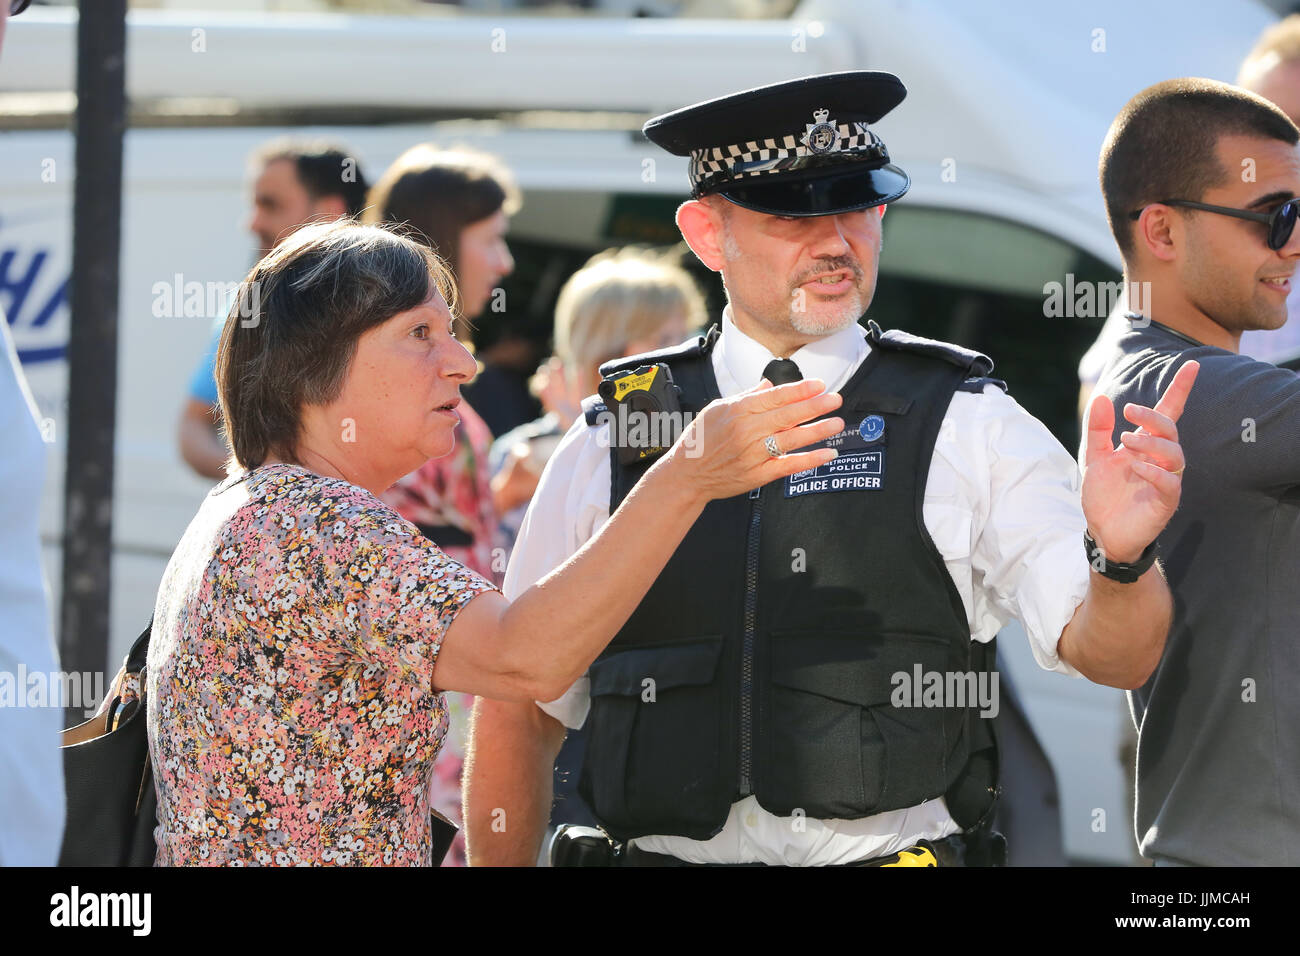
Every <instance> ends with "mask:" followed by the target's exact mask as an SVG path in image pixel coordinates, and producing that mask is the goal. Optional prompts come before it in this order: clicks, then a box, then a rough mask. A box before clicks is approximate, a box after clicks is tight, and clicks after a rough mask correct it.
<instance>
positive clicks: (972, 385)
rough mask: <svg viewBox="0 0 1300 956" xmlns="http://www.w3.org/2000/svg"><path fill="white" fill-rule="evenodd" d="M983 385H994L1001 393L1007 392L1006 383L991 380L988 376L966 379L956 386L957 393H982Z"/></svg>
mask: <svg viewBox="0 0 1300 956" xmlns="http://www.w3.org/2000/svg"><path fill="white" fill-rule="evenodd" d="M985 385H996V386H997V387H998V388H1000V389H1002V391H1004V392H1005V391H1007V383H1006V382H1004V381H1002V379H1000V378H992V377H990V376H988V375H980V376H977V377H975V378H968V379H966V381H964V382H962V383H961V384H960V385H958V386H957V391H959V392H974V393H975V394H976V395H979V394H981V393H982V392H983V391H984V386H985Z"/></svg>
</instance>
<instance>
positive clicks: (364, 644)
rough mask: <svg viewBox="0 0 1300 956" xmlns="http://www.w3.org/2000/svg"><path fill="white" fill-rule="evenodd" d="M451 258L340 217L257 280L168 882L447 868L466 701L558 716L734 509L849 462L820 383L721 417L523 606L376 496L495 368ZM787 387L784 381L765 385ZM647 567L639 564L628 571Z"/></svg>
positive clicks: (234, 408) (210, 511) (213, 523)
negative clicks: (642, 608)
mask: <svg viewBox="0 0 1300 956" xmlns="http://www.w3.org/2000/svg"><path fill="white" fill-rule="evenodd" d="M453 296H454V293H453V290H452V287H451V284H450V281H449V277H448V275H447V273H446V270H445V269H444V268H443V267H442V265H441V263H440V262H439V261H438V260H437V258H436V257H435V256H433V255H432V254H431V253H430V252H429V251H428V249H427V248H425V247H424V246H422V245H420V244H419V243H416V242H414V241H412V240H410V239H407V238H404V237H401V236H398V235H395V234H393V233H391V232H389V231H387V230H385V229H380V228H376V227H369V226H358V225H350V224H346V223H333V224H329V225H320V226H308V227H306V228H304V229H302V230H299V231H298V232H296V233H294V234H293V235H292V236H291V237H290V238H288V239H287V240H285V241H284V242H283V243H282V244H281V245H280V246H279V247H278V248H277V249H276V250H275V251H273V252H272V253H271V254H270V255H268V256H267V257H266V258H265V259H263V260H262V261H261V262H259V263H258V264H257V266H255V267H254V268H253V270H252V272H250V273H249V275H248V277H247V278H246V279H245V280H244V282H243V284H242V285H241V286H240V290H239V294H238V296H237V301H236V303H235V305H234V307H233V308H232V310H231V313H230V316H229V318H227V320H226V326H225V330H224V331H223V333H222V337H221V344H220V347H219V351H218V355H217V382H218V390H219V393H220V398H221V406H222V411H223V413H224V421H225V427H226V429H227V433H228V437H229V440H230V444H231V447H232V448H233V449H234V454H233V459H234V460H233V461H232V464H231V468H232V472H235V473H233V474H232V476H231V477H230V478H228V479H227V480H226V481H224V482H222V483H221V484H220V485H218V486H217V487H216V488H214V489H213V491H212V492H211V493H210V494H209V495H208V497H207V498H206V499H205V500H204V502H203V504H202V506H201V507H200V509H199V511H198V514H197V515H196V516H195V518H194V520H193V521H192V522H191V523H190V526H189V528H188V529H187V530H186V532H185V535H184V537H183V538H182V539H181V541H180V543H179V545H178V546H177V548H176V551H175V553H174V554H173V555H172V558H171V561H170V562H169V563H168V565H167V570H166V572H165V574H164V577H163V582H162V586H161V587H160V589H159V592H158V602H157V605H156V607H155V611H154V623H153V637H152V640H151V643H150V648H149V658H148V666H147V670H146V677H145V680H146V684H147V687H148V701H149V707H148V728H149V751H150V757H151V759H152V765H153V769H154V776H155V786H156V788H157V793H158V821H159V825H158V828H157V830H156V831H155V835H156V837H157V841H158V857H157V863H158V864H159V865H183V864H230V865H256V864H264V865H265V864H271V865H277V864H278V865H291V864H349V863H352V864H416V865H419V864H426V865H427V864H428V863H429V862H430V855H431V854H430V847H431V844H430V817H429V810H430V803H429V790H428V784H429V779H430V775H431V770H432V767H433V765H434V758H435V757H436V756H437V754H438V751H439V749H440V747H441V746H442V743H443V740H444V738H445V736H446V733H447V723H448V716H447V708H446V703H445V700H444V697H443V691H456V692H460V693H468V694H481V695H484V696H489V697H496V698H501V699H507V700H534V699H542V700H549V699H551V698H553V697H555V696H557V695H558V694H559V693H560V692H561V691H562V690H563V689H564V688H565V687H567V686H568V685H569V683H571V682H572V681H573V680H575V679H576V678H577V677H578V676H579V675H581V674H582V673H583V671H584V670H585V669H586V668H587V666H588V665H589V664H590V662H591V661H592V660H593V659H594V658H595V656H596V655H597V653H599V651H600V650H601V649H602V647H603V646H604V644H605V643H606V642H608V641H609V639H610V638H611V637H612V636H613V635H614V633H615V632H616V631H617V630H618V628H619V627H621V626H622V624H623V622H624V621H626V619H627V617H628V616H629V615H630V614H631V612H632V610H633V609H634V608H635V606H636V605H637V603H638V602H639V601H640V599H641V597H642V596H643V595H644V593H645V591H646V590H647V589H648V588H649V586H650V584H651V583H652V582H653V580H654V578H655V576H656V575H657V574H658V573H659V571H660V570H661V569H662V568H663V566H664V564H665V563H666V561H667V559H668V557H669V556H670V555H671V554H672V552H673V551H674V550H675V549H676V547H677V545H678V544H679V543H680V541H681V539H682V537H683V536H684V535H685V533H686V531H687V530H688V529H689V528H690V527H691V525H692V524H693V523H694V522H695V520H696V519H697V517H698V516H699V515H700V513H701V512H702V510H703V508H704V505H705V504H706V503H707V501H708V500H710V499H713V498H725V497H730V496H733V495H737V494H740V493H743V492H744V491H746V490H747V489H749V488H754V487H758V486H760V485H763V484H766V483H768V482H770V481H775V480H777V479H779V478H781V477H784V476H785V475H788V474H792V473H794V472H796V471H799V470H802V469H805V468H811V467H815V466H816V465H819V464H823V463H825V462H827V461H829V460H830V459H831V458H832V457H833V456H834V453H833V452H831V451H829V450H825V449H819V450H817V451H812V452H802V453H795V454H785V455H782V456H780V457H772V456H770V455H769V452H768V450H767V449H766V448H765V447H764V437H765V436H768V435H771V436H773V437H774V438H775V440H776V442H777V446H778V449H796V448H804V447H807V446H808V445H810V444H812V443H814V442H817V441H820V440H822V439H824V438H826V437H828V436H830V435H832V434H834V433H835V432H837V431H838V430H840V429H842V428H843V427H844V425H843V421H842V420H841V419H839V418H829V419H824V420H822V421H819V422H816V423H814V424H802V425H801V424H799V423H801V422H807V421H808V420H809V419H811V418H815V417H816V416H818V415H824V414H826V413H828V412H830V411H831V410H832V409H834V408H835V407H837V406H838V404H839V396H838V395H836V394H829V395H827V394H820V393H821V392H822V389H823V387H824V386H823V383H821V382H818V381H815V380H809V381H806V382H801V383H796V384H792V385H785V386H781V387H779V388H771V387H770V386H767V387H759V388H756V389H753V390H751V391H750V392H748V393H745V394H744V395H742V396H737V397H735V398H732V399H725V400H722V401H718V402H714V403H713V404H711V405H710V406H709V407H708V408H706V409H705V410H704V411H703V412H701V413H700V415H698V416H697V417H696V418H695V420H694V421H693V422H692V423H691V424H690V425H689V426H688V427H687V428H686V430H685V431H684V432H683V434H682V436H681V438H680V439H679V440H678V442H677V443H676V444H674V445H673V447H672V448H671V449H670V450H669V451H668V452H667V453H665V454H664V455H663V456H662V457H661V458H660V459H659V460H658V461H657V462H656V463H655V464H654V465H653V466H652V467H651V468H650V469H649V471H648V472H647V474H646V476H645V477H644V478H643V479H642V481H641V482H640V483H639V484H638V485H637V487H636V489H635V490H634V491H633V492H632V494H630V495H629V496H628V498H627V500H626V501H625V502H624V503H623V504H622V506H620V507H619V508H618V510H617V511H616V512H615V513H614V515H613V516H612V517H611V519H610V520H609V522H608V523H607V524H606V525H605V527H604V529H603V530H602V531H601V533H600V534H599V535H598V536H596V537H595V538H594V539H592V540H591V541H590V542H588V544H587V545H586V546H584V548H583V549H582V550H581V551H580V552H579V553H578V554H576V555H575V556H574V557H573V558H572V559H571V560H570V561H569V562H568V563H566V564H565V565H564V566H562V567H560V568H558V569H556V570H555V571H554V572H552V573H551V574H550V575H548V576H547V577H546V578H545V579H543V580H542V581H540V582H539V583H538V584H537V585H536V586H535V587H533V588H531V589H530V590H528V591H526V592H525V593H523V594H522V595H521V596H520V597H519V599H518V600H517V601H515V602H514V603H509V602H507V601H506V600H505V599H504V598H503V597H502V596H501V594H500V592H498V591H497V590H496V588H495V587H493V585H491V584H490V583H489V582H487V581H485V580H484V579H483V578H482V577H480V576H479V575H477V574H475V573H474V572H473V571H471V570H469V569H467V568H465V567H463V566H462V565H460V564H459V563H457V562H456V561H453V560H451V559H450V558H449V557H448V556H447V555H446V554H444V553H443V552H442V551H441V550H440V549H439V548H438V547H437V546H436V545H435V544H434V543H433V542H431V541H429V540H428V539H427V538H425V537H424V536H423V535H421V534H419V533H418V532H417V531H416V529H415V528H414V527H413V526H412V525H411V524H410V523H409V522H407V521H405V520H404V519H402V518H401V517H400V516H399V515H398V514H397V513H396V512H394V511H393V510H392V509H391V508H389V507H388V506H387V505H385V504H384V503H383V502H381V501H380V500H379V499H378V497H376V495H377V494H378V493H379V492H382V491H383V490H384V489H385V488H387V487H388V486H389V485H391V484H392V482H393V481H394V479H395V478H397V477H398V476H399V475H401V474H403V473H405V472H409V471H410V470H411V469H412V468H413V467H415V466H416V465H417V464H418V463H419V462H421V461H423V460H425V459H426V458H429V457H434V456H440V455H445V454H447V453H448V452H449V451H450V450H451V448H452V445H453V443H454V441H455V438H454V429H455V424H456V420H457V412H456V406H457V405H458V403H459V398H458V395H459V389H460V386H461V385H462V384H463V383H464V382H465V381H467V380H468V379H469V377H470V376H471V375H472V374H473V371H474V360H473V357H472V356H471V355H470V354H469V353H468V352H467V351H466V350H465V349H464V347H463V346H461V345H460V344H459V343H458V342H457V341H456V340H455V338H453V336H452V334H451V323H452V313H451V311H450V309H449V307H448V301H449V300H451V299H452V298H453ZM764 385H766V383H764ZM629 554H635V555H636V559H635V560H628V559H627V555H629Z"/></svg>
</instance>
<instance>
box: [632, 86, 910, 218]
mask: <svg viewBox="0 0 1300 956" xmlns="http://www.w3.org/2000/svg"><path fill="white" fill-rule="evenodd" d="M906 95H907V90H906V88H904V86H903V84H902V82H901V81H900V80H899V79H898V77H896V76H894V75H893V74H892V73H877V72H869V71H855V72H850V73H826V74H823V75H821V76H806V77H803V78H802V79H798V80H790V81H788V82H785V83H775V84H773V85H771V86H760V87H758V88H757V89H752V90H745V91H744V92H742V93H733V94H731V95H730V96H723V97H720V98H719V99H715V100H708V101H706V102H704V103H696V104H695V105H694V106H687V107H685V108H683V109H680V110H674V111H673V112H671V113H665V114H664V115H663V116H656V117H655V118H654V119H652V120H650V122H648V123H646V124H645V127H644V131H645V134H646V136H647V137H649V139H650V140H651V141H652V142H654V143H657V144H658V145H660V146H662V147H663V148H664V149H666V150H668V152H670V153H673V154H675V155H677V156H689V157H690V158H691V163H690V178H691V190H692V195H693V196H695V197H696V198H697V199H698V198H700V197H702V196H708V195H711V194H713V193H717V194H718V195H721V196H723V197H725V198H726V199H729V200H730V201H731V202H733V203H735V204H736V205H738V206H744V207H745V208H747V209H753V210H755V211H757V212H762V213H769V214H771V215H777V216H826V215H831V214H833V213H841V212H851V211H853V210H855V209H866V208H867V207H870V206H879V205H882V204H883V203H888V202H893V201H894V200H895V199H898V198H899V197H900V196H902V195H903V194H904V193H905V192H907V188H908V186H910V185H911V180H910V179H909V178H908V176H907V173H905V172H903V170H901V169H900V168H899V167H897V166H895V165H893V164H892V163H891V162H890V161H889V153H888V152H887V151H886V150H885V144H884V143H882V142H881V141H880V138H879V137H878V136H876V134H875V133H874V132H873V131H872V130H871V129H870V128H869V126H870V124H872V123H875V122H878V121H879V120H880V118H881V117H882V116H884V115H885V114H886V113H888V112H889V111H890V110H892V109H893V108H894V107H895V106H897V105H898V104H899V103H900V102H902V100H903V97H904V96H906Z"/></svg>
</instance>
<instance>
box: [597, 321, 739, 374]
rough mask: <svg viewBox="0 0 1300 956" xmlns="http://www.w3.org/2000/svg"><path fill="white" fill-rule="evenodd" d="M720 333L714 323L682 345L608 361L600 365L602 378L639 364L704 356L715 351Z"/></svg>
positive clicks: (671, 362) (668, 362) (671, 361)
mask: <svg viewBox="0 0 1300 956" xmlns="http://www.w3.org/2000/svg"><path fill="white" fill-rule="evenodd" d="M720 333H721V329H720V328H719V327H718V326H717V325H712V326H710V327H709V330H708V331H707V332H705V333H704V334H703V335H697V336H695V338H693V339H688V340H687V341H685V342H683V343H682V344H681V345H673V346H669V347H668V348H666V349H656V350H655V351H653V352H642V353H641V354H640V355H628V356H626V357H624V358H618V359H614V360H613V361H610V362H606V363H605V364H604V365H602V366H601V367H600V375H601V378H608V377H609V376H611V375H613V374H614V373H615V372H627V371H631V370H632V369H634V368H636V367H637V366H638V365H653V364H654V363H655V362H663V363H665V364H667V365H669V366H672V365H673V363H674V362H678V361H681V360H683V359H693V358H702V357H704V356H707V355H708V354H709V353H710V352H712V351H713V343H714V342H716V341H717V340H718V335H719V334H720Z"/></svg>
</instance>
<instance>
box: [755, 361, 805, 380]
mask: <svg viewBox="0 0 1300 956" xmlns="http://www.w3.org/2000/svg"><path fill="white" fill-rule="evenodd" d="M763 378H765V379H767V380H768V381H769V382H771V383H772V384H773V385H788V384H790V383H791V382H799V381H802V380H803V373H802V372H800V371H799V366H798V365H795V364H794V362H791V361H790V360H789V359H772V361H770V362H768V363H767V368H765V369H763Z"/></svg>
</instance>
